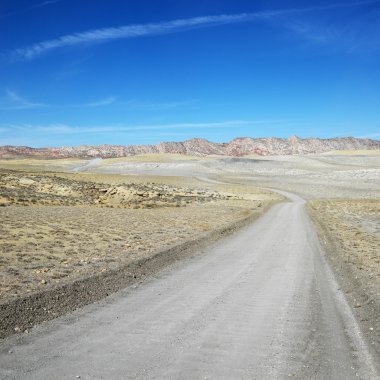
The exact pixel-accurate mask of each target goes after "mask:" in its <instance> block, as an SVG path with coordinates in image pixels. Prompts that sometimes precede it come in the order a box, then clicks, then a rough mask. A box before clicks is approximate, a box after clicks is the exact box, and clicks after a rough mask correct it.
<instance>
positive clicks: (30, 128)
mask: <svg viewBox="0 0 380 380" xmlns="http://www.w3.org/2000/svg"><path fill="white" fill-rule="evenodd" d="M281 123H283V121H281V120H227V121H218V122H204V123H173V124H162V125H149V124H147V125H121V124H116V125H105V126H93V127H78V126H70V125H66V124H51V125H45V126H43V125H42V126H41V125H31V124H7V125H5V126H4V127H6V128H7V129H8V131H11V130H12V131H19V132H21V131H22V132H45V133H52V134H63V135H64V134H93V133H110V132H141V131H154V130H163V131H166V130H186V129H187V130H191V129H204V130H206V129H224V128H226V129H228V128H249V127H250V126H258V125H270V124H281Z"/></svg>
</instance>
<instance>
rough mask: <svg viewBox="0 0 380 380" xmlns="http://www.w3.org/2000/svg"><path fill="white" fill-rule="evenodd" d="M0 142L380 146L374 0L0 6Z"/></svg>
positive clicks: (20, 0) (7, 1) (12, 1)
mask: <svg viewBox="0 0 380 380" xmlns="http://www.w3.org/2000/svg"><path fill="white" fill-rule="evenodd" d="M0 35H1V39H0V145H8V144H9V145H28V146H34V147H38V146H62V145H81V144H91V145H93V144H103V143H106V144H121V145H129V144H151V143H158V142H160V141H182V140H185V139H189V138H192V137H203V138H207V139H209V140H212V141H228V140H230V139H232V138H235V137H239V136H250V137H267V136H278V137H287V136H290V135H292V134H297V135H299V136H300V137H341V136H356V137H370V138H376V139H379V138H380V0H377V1H376V0H374V1H365V0H351V1H349V0H346V1H323V0H320V1H316V0H315V1H305V0H304V1H277V0H267V1H261V0H258V1H241V0H202V1H194V0H150V1H148V0H139V1H132V0H131V1H129V0H125V1H121V0H107V1H106V0H45V1H44V0H29V1H27V0H1V1H0Z"/></svg>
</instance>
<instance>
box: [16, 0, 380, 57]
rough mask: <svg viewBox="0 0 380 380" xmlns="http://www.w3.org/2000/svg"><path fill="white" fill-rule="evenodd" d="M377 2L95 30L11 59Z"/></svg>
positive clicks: (45, 43)
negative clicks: (80, 46)
mask: <svg viewBox="0 0 380 380" xmlns="http://www.w3.org/2000/svg"><path fill="white" fill-rule="evenodd" d="M378 2H380V0H368V1H361V2H346V3H336V4H329V5H321V6H315V7H307V8H291V9H280V10H270V11H261V12H254V13H240V14H223V15H214V16H203V17H194V18H188V19H178V20H172V21H166V22H158V23H147V24H134V25H125V26H120V27H111V28H102V29H92V30H88V31H84V32H79V33H73V34H68V35H64V36H61V37H59V38H56V39H51V40H46V41H42V42H39V43H36V44H34V45H31V46H28V47H24V48H19V49H16V50H14V51H13V52H12V54H11V56H12V57H11V58H12V59H14V60H31V59H34V58H36V57H38V56H40V55H42V54H45V53H47V52H50V51H54V50H57V49H61V48H65V47H73V46H79V45H85V44H99V43H104V42H109V41H112V40H117V39H130V38H138V37H144V36H155V35H162V34H169V33H177V32H182V31H186V30H190V29H195V28H210V27H215V26H220V25H226V24H236V23H242V22H252V21H258V20H272V19H274V18H277V17H280V16H285V15H292V14H297V13H306V12H315V11H328V10H331V9H339V8H347V7H358V6H362V5H366V4H371V3H378ZM42 4H43V3H42Z"/></svg>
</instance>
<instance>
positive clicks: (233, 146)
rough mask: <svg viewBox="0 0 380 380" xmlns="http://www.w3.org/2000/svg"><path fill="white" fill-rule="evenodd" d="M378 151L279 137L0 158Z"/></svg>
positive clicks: (0, 151)
mask: <svg viewBox="0 0 380 380" xmlns="http://www.w3.org/2000/svg"><path fill="white" fill-rule="evenodd" d="M375 149H380V141H379V140H371V139H365V138H355V137H336V138H330V139H320V138H316V137H314V138H304V139H302V138H299V137H298V136H295V135H293V136H290V137H288V138H279V137H267V138H266V137H264V138H253V137H237V138H235V139H233V140H231V141H230V142H227V143H214V142H211V141H208V140H206V139H203V138H192V139H190V140H185V141H183V142H161V143H159V144H156V145H108V144H102V145H96V146H92V145H80V146H74V147H58V148H56V147H46V148H31V147H28V146H11V145H4V146H0V157H1V158H20V157H41V158H75V157H77V158H95V157H101V158H116V157H127V156H136V155H141V154H155V153H176V154H183V155H194V156H209V155H220V156H234V157H243V156H247V155H260V156H269V155H297V154H313V153H314V154H316V153H324V152H329V151H333V150H375Z"/></svg>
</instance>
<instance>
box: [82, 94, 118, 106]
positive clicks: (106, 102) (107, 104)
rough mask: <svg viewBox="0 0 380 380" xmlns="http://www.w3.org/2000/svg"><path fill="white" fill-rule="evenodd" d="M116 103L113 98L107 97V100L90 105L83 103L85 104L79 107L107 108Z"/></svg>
mask: <svg viewBox="0 0 380 380" xmlns="http://www.w3.org/2000/svg"><path fill="white" fill-rule="evenodd" d="M115 102H116V98H115V97H114V96H109V97H108V98H104V99H100V100H98V101H96V102H92V103H85V104H79V105H78V106H79V107H82V106H85V107H102V106H109V105H110V104H113V103H115Z"/></svg>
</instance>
